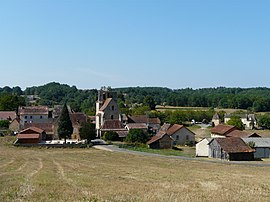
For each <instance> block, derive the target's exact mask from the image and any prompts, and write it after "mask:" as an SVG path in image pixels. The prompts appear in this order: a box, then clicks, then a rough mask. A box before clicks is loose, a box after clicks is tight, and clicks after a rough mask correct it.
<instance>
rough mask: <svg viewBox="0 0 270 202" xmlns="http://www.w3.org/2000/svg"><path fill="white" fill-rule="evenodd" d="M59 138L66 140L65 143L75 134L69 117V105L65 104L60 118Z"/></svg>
mask: <svg viewBox="0 0 270 202" xmlns="http://www.w3.org/2000/svg"><path fill="white" fill-rule="evenodd" d="M57 132H58V135H59V138H61V139H62V138H64V139H65V143H66V139H67V138H70V137H71V134H72V133H73V127H72V122H71V120H70V117H69V112H68V108H67V105H66V104H64V106H63V109H62V112H61V115H60V117H59V121H58V129H57Z"/></svg>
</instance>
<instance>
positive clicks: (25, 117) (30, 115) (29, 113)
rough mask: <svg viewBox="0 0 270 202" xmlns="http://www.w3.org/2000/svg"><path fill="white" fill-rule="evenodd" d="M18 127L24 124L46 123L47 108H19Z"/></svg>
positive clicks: (47, 117)
mask: <svg viewBox="0 0 270 202" xmlns="http://www.w3.org/2000/svg"><path fill="white" fill-rule="evenodd" d="M18 115H19V118H20V125H21V127H22V128H24V124H25V123H48V119H49V108H48V107H47V106H31V107H19V110H18Z"/></svg>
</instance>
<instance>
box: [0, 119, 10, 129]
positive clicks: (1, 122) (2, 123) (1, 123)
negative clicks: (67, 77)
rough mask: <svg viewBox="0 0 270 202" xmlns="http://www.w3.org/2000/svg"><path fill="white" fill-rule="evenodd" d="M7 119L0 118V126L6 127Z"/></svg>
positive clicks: (7, 125)
mask: <svg viewBox="0 0 270 202" xmlns="http://www.w3.org/2000/svg"><path fill="white" fill-rule="evenodd" d="M8 127H9V121H8V120H0V128H8Z"/></svg>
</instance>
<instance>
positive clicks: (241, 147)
mask: <svg viewBox="0 0 270 202" xmlns="http://www.w3.org/2000/svg"><path fill="white" fill-rule="evenodd" d="M208 144H209V157H211V158H219V159H222V160H229V161H251V160H254V152H255V150H254V149H252V148H251V147H249V146H248V145H247V144H246V143H245V142H244V141H243V140H242V139H241V138H238V137H227V138H214V139H212V140H211V141H210V142H209V143H208Z"/></svg>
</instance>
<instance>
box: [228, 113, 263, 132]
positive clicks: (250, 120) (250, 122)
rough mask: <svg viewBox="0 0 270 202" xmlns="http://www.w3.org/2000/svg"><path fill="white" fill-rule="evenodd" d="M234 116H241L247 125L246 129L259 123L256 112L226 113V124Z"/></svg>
mask: <svg viewBox="0 0 270 202" xmlns="http://www.w3.org/2000/svg"><path fill="white" fill-rule="evenodd" d="M232 116H238V117H240V119H241V121H242V123H243V124H244V126H245V129H253V128H254V127H256V126H257V125H258V120H257V118H256V116H255V114H225V115H224V123H225V124H226V123H227V122H228V121H229V120H230V119H231V117H232Z"/></svg>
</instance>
